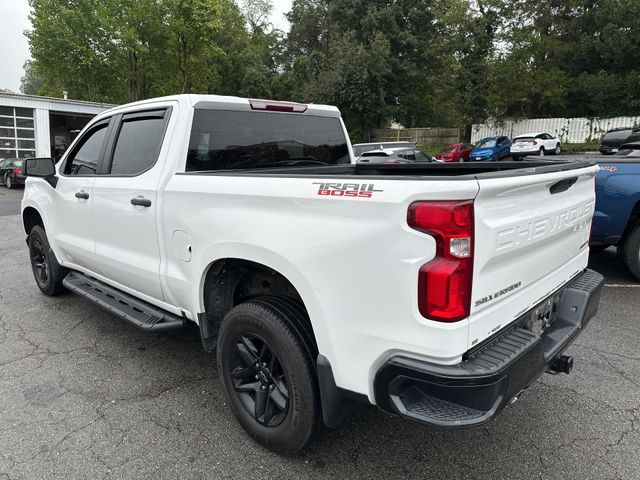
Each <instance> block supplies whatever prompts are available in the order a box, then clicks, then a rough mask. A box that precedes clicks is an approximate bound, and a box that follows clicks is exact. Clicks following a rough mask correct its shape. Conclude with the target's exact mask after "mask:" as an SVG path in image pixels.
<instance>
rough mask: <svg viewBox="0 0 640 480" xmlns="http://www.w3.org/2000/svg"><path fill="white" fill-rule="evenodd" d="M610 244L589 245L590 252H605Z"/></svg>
mask: <svg viewBox="0 0 640 480" xmlns="http://www.w3.org/2000/svg"><path fill="white" fill-rule="evenodd" d="M609 246H610V245H589V252H591V253H601V252H604V251H605V250H606V249H607V248H609Z"/></svg>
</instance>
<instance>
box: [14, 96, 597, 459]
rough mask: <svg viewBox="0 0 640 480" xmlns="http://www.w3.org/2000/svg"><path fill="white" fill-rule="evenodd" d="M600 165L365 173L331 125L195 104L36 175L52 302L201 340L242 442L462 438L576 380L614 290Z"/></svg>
mask: <svg viewBox="0 0 640 480" xmlns="http://www.w3.org/2000/svg"><path fill="white" fill-rule="evenodd" d="M596 170H597V167H595V166H593V165H592V164H590V163H584V162H583V163H575V162H573V163H572V162H566V161H565V162H551V161H536V162H527V163H522V162H519V163H510V162H503V163H502V162H501V163H490V164H489V163H478V164H475V163H473V162H472V163H463V164H439V163H424V164H406V165H384V164H374V165H367V164H360V165H356V164H355V162H354V157H353V153H352V149H351V145H350V142H349V138H348V135H347V132H346V130H345V127H344V124H343V122H342V120H341V118H340V113H339V111H338V110H337V109H336V108H334V107H328V106H320V105H303V104H297V103H287V102H271V101H264V100H247V99H241V98H235V97H221V96H209V95H181V96H174V97H166V98H159V99H153V100H147V101H142V102H137V103H134V104H130V105H124V106H120V107H116V108H114V109H112V110H109V111H107V112H104V113H102V114H100V115H98V116H97V117H96V118H95V119H93V120H92V121H91V122H90V123H89V125H87V127H86V128H85V129H84V130H83V131H82V132H81V133H80V135H79V136H78V138H77V139H76V140H75V142H74V143H73V144H72V145H71V147H70V148H69V150H68V151H67V153H66V154H65V156H64V157H63V158H62V159H61V161H60V163H59V164H58V165H54V163H53V161H52V160H51V159H32V160H27V161H26V162H25V171H26V175H27V176H28V177H29V178H28V179H27V183H26V188H25V193H24V199H23V201H22V218H23V222H24V229H25V232H26V234H27V243H28V245H29V253H30V258H31V265H32V267H33V273H34V276H35V280H36V282H37V285H38V287H39V288H40V289H41V290H42V292H43V293H45V294H46V295H57V294H60V293H62V292H63V291H65V290H71V291H72V292H75V293H77V294H80V295H82V296H84V297H85V298H87V299H89V300H90V301H93V302H95V303H97V304H98V305H100V306H102V307H104V308H106V309H108V310H109V311H111V312H112V313H113V314H115V315H117V316H118V317H121V318H122V319H124V320H126V321H128V322H130V323H132V324H134V325H136V326H137V327H140V328H143V329H145V330H148V331H164V330H167V329H172V328H180V327H183V326H184V325H185V324H186V323H188V322H195V323H196V324H197V325H198V327H199V329H200V332H201V336H202V342H203V346H204V348H205V350H207V351H212V350H214V349H217V360H218V373H219V375H220V379H221V384H222V388H223V390H224V393H225V395H226V398H227V400H228V403H229V405H230V407H231V409H232V411H233V413H234V414H235V416H236V417H237V419H238V421H239V422H240V423H241V424H242V426H243V427H244V428H245V429H246V430H247V431H248V432H249V433H250V435H252V436H253V437H254V438H256V439H257V440H258V441H260V442H261V443H263V444H264V445H266V446H267V447H269V448H271V449H274V450H277V451H281V452H292V451H296V450H298V449H300V448H302V447H304V446H305V445H306V444H307V442H308V441H309V439H310V438H311V436H312V434H313V432H314V430H316V428H317V427H318V425H319V422H320V421H321V419H322V420H323V421H324V423H325V424H326V425H328V426H330V427H335V426H337V425H338V423H339V422H340V420H341V419H342V417H343V416H344V414H345V412H346V411H347V410H348V407H349V405H350V402H353V401H354V400H360V401H364V402H368V403H371V404H375V405H377V406H378V407H379V408H381V409H382V410H384V411H385V412H389V413H392V414H396V415H399V416H401V417H404V418H407V419H411V420H415V421H418V422H422V423H424V424H427V425H431V426H435V427H439V428H444V429H454V428H462V427H469V426H474V425H480V424H482V423H484V422H486V421H488V420H489V419H491V418H492V417H494V416H495V415H496V414H497V413H498V412H499V411H500V410H501V409H502V408H503V407H504V406H505V405H506V404H508V403H509V402H511V401H513V400H514V399H516V398H517V396H518V395H519V394H520V393H521V392H522V391H523V390H524V389H525V388H526V387H527V386H528V385H530V384H531V383H532V382H533V381H535V379H536V378H537V377H538V375H540V374H541V373H543V372H544V371H551V372H566V373H568V372H569V370H570V369H571V366H572V359H571V357H568V356H565V355H563V352H564V350H565V349H566V348H567V346H568V345H569V344H570V343H571V341H572V340H573V339H574V338H575V337H576V336H577V335H578V334H579V333H580V332H581V330H582V329H583V328H584V326H585V325H586V324H587V322H588V321H589V320H590V319H591V318H592V317H593V316H594V315H595V313H596V311H597V307H598V302H599V297H600V292H601V288H602V284H603V278H602V276H601V275H599V274H598V273H595V272H593V271H590V270H588V269H586V266H587V257H588V254H589V252H588V250H589V249H588V239H589V230H590V224H591V217H592V214H593V211H594V173H595V172H596Z"/></svg>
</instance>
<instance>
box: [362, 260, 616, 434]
mask: <svg viewBox="0 0 640 480" xmlns="http://www.w3.org/2000/svg"><path fill="white" fill-rule="evenodd" d="M603 285H604V278H603V277H602V275H600V274H599V273H596V272H594V271H592V270H585V271H584V272H582V273H581V274H580V275H579V276H578V277H576V278H574V279H573V280H572V281H571V282H569V283H568V284H567V285H566V286H565V287H563V289H561V291H560V292H558V293H560V294H561V295H562V298H561V300H560V302H559V303H557V304H556V307H557V317H556V318H555V320H554V322H553V323H552V325H551V326H550V327H548V328H547V329H546V330H545V331H544V332H543V333H542V334H541V335H536V334H535V333H532V332H531V331H529V330H526V329H524V328H523V324H524V321H526V320H527V319H528V318H530V312H527V313H526V314H525V315H523V317H521V318H520V319H518V320H517V321H516V322H514V324H512V326H511V327H509V328H508V329H507V330H506V331H503V332H501V333H500V334H498V336H497V337H495V338H493V339H492V340H491V341H489V342H488V343H486V344H485V345H484V346H482V348H480V349H478V350H475V351H473V352H471V353H470V354H469V355H467V356H466V358H465V360H464V361H463V362H462V363H460V364H458V365H437V364H432V363H428V362H424V361H420V360H415V359H411V358H407V357H402V356H396V357H393V358H391V359H390V360H389V361H387V362H386V363H385V364H384V365H383V366H382V367H381V368H380V370H379V371H378V372H377V374H376V377H375V380H374V392H375V398H376V403H377V405H378V406H379V407H380V408H381V409H382V410H384V411H387V412H389V413H393V414H397V415H400V416H401V417H404V418H406V419H408V420H414V421H417V422H420V423H424V424H427V425H431V426H434V427H438V428H443V429H458V428H466V427H473V426H477V425H481V424H483V423H485V422H487V421H488V420H490V419H491V418H493V417H494V416H496V415H497V414H498V413H499V412H500V411H501V410H502V409H503V408H504V406H505V405H506V404H507V403H508V402H509V401H510V400H511V399H512V398H514V397H515V396H517V395H518V394H519V393H520V392H521V391H522V390H524V389H525V388H527V387H528V386H529V385H530V384H531V383H532V382H533V381H535V380H536V378H537V377H538V376H540V375H541V374H542V373H543V372H545V371H546V370H547V369H548V368H549V365H550V364H551V363H552V362H553V361H554V360H555V359H557V358H558V357H559V356H560V355H561V354H562V352H563V351H564V350H565V349H566V348H567V347H568V346H569V345H570V344H571V343H572V342H573V340H574V339H575V338H576V337H577V336H578V335H579V334H580V332H581V331H582V329H583V328H584V327H585V326H586V325H587V324H588V323H589V321H590V320H591V319H592V318H593V317H594V315H595V314H596V312H597V310H598V303H599V301H600V294H601V291H602V287H603ZM556 295H558V294H556Z"/></svg>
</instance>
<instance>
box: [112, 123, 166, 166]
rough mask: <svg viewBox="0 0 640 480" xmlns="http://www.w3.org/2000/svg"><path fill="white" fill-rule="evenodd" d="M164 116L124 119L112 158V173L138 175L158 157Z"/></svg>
mask: <svg viewBox="0 0 640 480" xmlns="http://www.w3.org/2000/svg"><path fill="white" fill-rule="evenodd" d="M164 125H165V120H164V117H161V116H158V117H144V116H143V117H137V118H136V117H132V118H130V119H127V118H126V117H125V118H124V119H123V121H122V124H121V126H120V132H119V133H118V139H117V141H116V146H115V149H114V151H113V157H112V160H111V175H138V174H140V173H142V172H144V171H146V170H149V169H150V168H151V167H152V166H153V165H154V164H155V163H156V159H157V158H158V153H159V152H160V147H161V146H162V138H163V136H164Z"/></svg>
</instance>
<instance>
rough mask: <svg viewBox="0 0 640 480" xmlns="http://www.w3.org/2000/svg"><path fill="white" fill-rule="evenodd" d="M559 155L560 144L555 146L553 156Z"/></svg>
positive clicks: (560, 151) (560, 150)
mask: <svg viewBox="0 0 640 480" xmlns="http://www.w3.org/2000/svg"><path fill="white" fill-rule="evenodd" d="M560 153H562V148H561V147H560V144H559V143H558V144H556V149H555V151H554V154H555V155H560Z"/></svg>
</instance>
